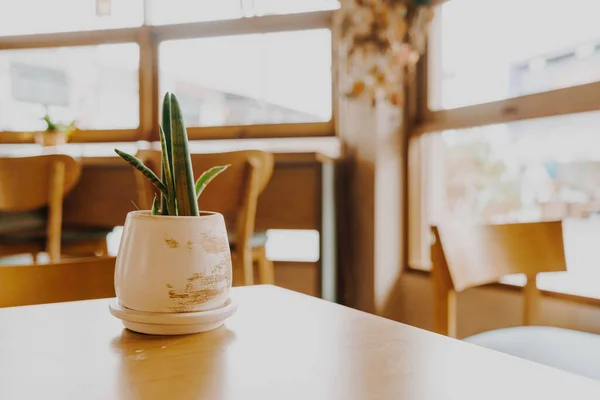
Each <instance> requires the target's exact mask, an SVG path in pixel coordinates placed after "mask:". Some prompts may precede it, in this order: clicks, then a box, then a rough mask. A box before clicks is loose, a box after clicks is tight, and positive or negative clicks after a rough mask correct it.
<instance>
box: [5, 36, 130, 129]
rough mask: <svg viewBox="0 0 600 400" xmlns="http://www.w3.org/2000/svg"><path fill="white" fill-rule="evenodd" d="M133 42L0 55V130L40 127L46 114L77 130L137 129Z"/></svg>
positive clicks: (8, 51) (19, 51) (29, 50)
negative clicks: (69, 124)
mask: <svg viewBox="0 0 600 400" xmlns="http://www.w3.org/2000/svg"><path fill="white" fill-rule="evenodd" d="M138 68H139V47H138V45H137V44H135V43H126V44H111V45H99V46H81V47H53V48H45V49H27V50H5V51H1V52H0V130H5V131H34V130H41V129H43V128H44V126H45V123H44V122H43V121H42V117H43V116H44V114H45V113H46V111H47V112H48V113H49V114H50V115H51V116H52V117H53V118H54V119H55V120H58V121H63V122H70V121H73V120H75V121H76V123H77V126H78V127H79V128H81V129H86V130H87V129H89V130H93V129H98V130H102V129H104V130H106V129H128V128H129V129H135V128H137V127H138V125H139V102H138V97H139V89H138Z"/></svg>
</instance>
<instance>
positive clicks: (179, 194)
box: [171, 93, 200, 216]
mask: <svg viewBox="0 0 600 400" xmlns="http://www.w3.org/2000/svg"><path fill="white" fill-rule="evenodd" d="M171 143H172V146H173V171H172V173H173V180H174V183H175V198H176V199H177V200H176V201H177V215H188V216H198V215H200V214H199V213H198V202H197V200H196V193H195V190H194V172H193V170H192V160H191V157H190V152H189V150H188V138H187V132H186V130H185V126H184V124H183V116H182V113H181V107H179V102H178V101H177V97H175V95H174V94H172V93H171Z"/></svg>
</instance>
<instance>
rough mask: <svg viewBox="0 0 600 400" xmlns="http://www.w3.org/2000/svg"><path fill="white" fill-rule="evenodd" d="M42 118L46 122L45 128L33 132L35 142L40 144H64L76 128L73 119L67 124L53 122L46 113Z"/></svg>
mask: <svg viewBox="0 0 600 400" xmlns="http://www.w3.org/2000/svg"><path fill="white" fill-rule="evenodd" d="M42 119H43V120H44V122H46V130H44V131H43V132H36V134H35V142H36V143H37V144H40V145H42V146H61V145H63V144H66V143H67V142H68V141H69V137H70V136H71V135H72V134H73V133H75V131H76V130H77V128H76V127H75V121H73V122H71V123H70V124H68V125H66V124H61V123H58V122H54V121H52V119H51V118H50V115H48V113H46V115H44V118H42Z"/></svg>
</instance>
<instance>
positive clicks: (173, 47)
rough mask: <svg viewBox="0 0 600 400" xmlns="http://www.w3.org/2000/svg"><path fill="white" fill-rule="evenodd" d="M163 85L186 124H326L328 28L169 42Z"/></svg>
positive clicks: (165, 48)
mask: <svg viewBox="0 0 600 400" xmlns="http://www.w3.org/2000/svg"><path fill="white" fill-rule="evenodd" d="M159 51H160V53H159V57H160V87H161V91H162V92H164V91H166V90H169V91H172V92H174V93H176V94H177V96H178V97H179V98H180V103H181V106H182V109H183V110H182V111H183V113H184V119H185V121H186V124H187V125H188V126H228V125H253V124H278V123H301V122H327V121H329V120H330V119H331V105H332V99H331V33H330V31H329V30H327V29H318V30H307V31H297V32H278V33H268V34H257V35H242V36H227V37H216V38H203V39H186V40H175V41H168V42H164V43H163V44H161V46H160V49H159Z"/></svg>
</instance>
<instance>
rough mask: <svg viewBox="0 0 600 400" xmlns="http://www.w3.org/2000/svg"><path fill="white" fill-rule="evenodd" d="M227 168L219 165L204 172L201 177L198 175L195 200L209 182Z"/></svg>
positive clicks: (227, 166)
mask: <svg viewBox="0 0 600 400" xmlns="http://www.w3.org/2000/svg"><path fill="white" fill-rule="evenodd" d="M227 168H229V165H220V166H217V167H212V168H210V169H207V170H206V171H204V172H203V173H202V175H200V178H198V180H197V181H196V199H198V198H200V194H201V193H202V191H203V190H204V188H206V185H208V184H209V183H210V181H212V180H213V179H215V177H216V176H217V175H219V174H220V173H221V172H223V171H225V170H226V169H227Z"/></svg>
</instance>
